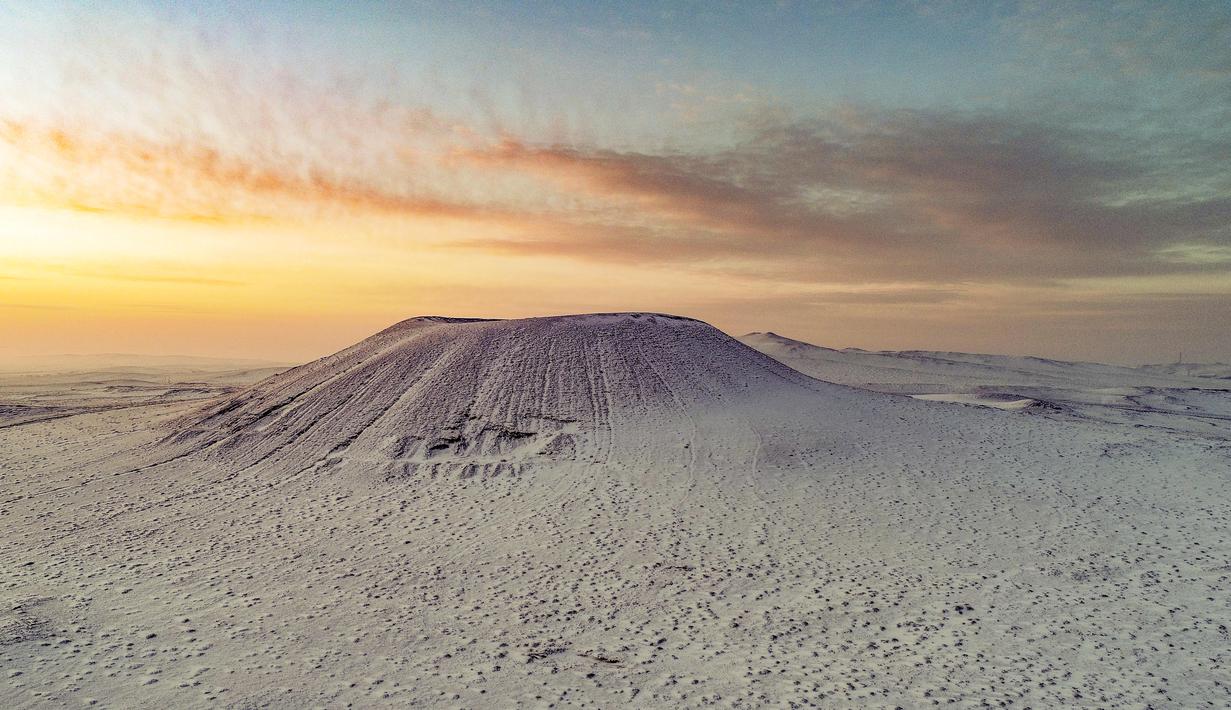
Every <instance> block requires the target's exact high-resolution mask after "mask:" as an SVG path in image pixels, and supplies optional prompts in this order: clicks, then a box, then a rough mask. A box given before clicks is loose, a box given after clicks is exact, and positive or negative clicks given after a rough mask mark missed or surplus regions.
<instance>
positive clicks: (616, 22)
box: [0, 0, 1231, 363]
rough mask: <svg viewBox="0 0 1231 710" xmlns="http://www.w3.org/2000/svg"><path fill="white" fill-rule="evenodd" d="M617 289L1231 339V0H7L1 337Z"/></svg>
mask: <svg viewBox="0 0 1231 710" xmlns="http://www.w3.org/2000/svg"><path fill="white" fill-rule="evenodd" d="M611 310H619V311H627V310H651V311H665V312H670V313H678V314H682V315H689V316H694V317H697V318H702V319H705V320H707V321H709V322H711V323H713V324H714V325H716V326H718V327H720V328H723V329H724V330H727V331H728V332H731V333H735V334H741V333H744V332H747V331H751V330H773V331H776V332H779V333H781V334H783V335H788V336H791V337H796V338H799V339H803V340H807V341H809V342H813V343H817V344H821V345H828V346H833V347H845V346H858V347H864V348H876V349H881V348H892V349H941V350H964V351H979V352H1005V353H1014V354H1033V355H1042V356H1052V357H1063V358H1070V359H1074V358H1075V359H1097V360H1105V361H1113V362H1128V363H1140V362H1158V361H1170V360H1174V359H1175V357H1176V355H1177V352H1178V351H1179V350H1183V351H1184V353H1185V359H1186V360H1207V361H1208V360H1223V361H1231V4H1229V3H1226V2H1209V3H1200V2H1176V3H1157V2H1140V3H1134V2H1124V3H1120V2H1091V3H1069V2H1061V3H1045V2H1043V3H1033V2H1032V3H1020V4H1019V3H996V2H973V3H964V2H937V3H927V2H900V3H880V2H863V3H853V2H851V3H834V4H827V3H810V2H809V3H805V2H799V3H795V2H779V3H744V2H732V3H724V2H687V3H683V2H681V3H657V2H655V3H646V4H644V5H637V4H633V3H626V2H618V3H595V2H578V3H571V2H547V3H530V2H528V3H492V4H486V3H452V2H441V3H434V2H394V1H388V2H357V1H352V2H339V3H323V2H319V3H307V2H303V3H301V2H261V3H252V2H235V3H229V2H174V3H166V2H149V3H144V2H90V3H85V2H82V3H71V4H59V3H53V2H41V1H37V0H36V1H35V2H28V1H23V2H7V1H5V0H0V357H2V356H6V355H29V354H41V353H66V352H80V353H90V352H138V353H182V354H200V355H226V356H244V357H261V358H272V359H278V360H284V361H300V360H305V359H308V358H311V357H316V356H319V355H323V354H326V353H328V352H331V351H333V350H336V349H339V348H341V347H344V346H346V345H348V344H350V343H352V342H354V341H356V340H358V339H360V338H362V337H364V336H366V335H368V334H370V333H372V332H373V331H375V330H378V329H380V328H382V327H384V326H386V325H388V324H390V323H392V322H394V321H397V320H400V319H402V318H406V317H410V316H415V315H422V314H441V315H458V316H487V317H520V316H529V315H545V314H555V313H580V312H592V311H611Z"/></svg>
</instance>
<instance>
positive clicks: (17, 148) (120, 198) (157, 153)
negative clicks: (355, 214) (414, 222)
mask: <svg viewBox="0 0 1231 710" xmlns="http://www.w3.org/2000/svg"><path fill="white" fill-rule="evenodd" d="M0 149H7V150H8V152H9V153H10V155H11V159H10V162H9V166H8V167H7V168H5V169H4V170H3V171H0V190H3V192H0V200H3V199H6V198H7V199H8V200H15V201H18V202H33V203H36V204H40V205H44V206H50V207H56V208H64V209H70V210H75V211H81V212H114V213H121V214H126V215H130V216H137V217H159V218H169V219H181V220H190V221H199V222H226V221H235V220H254V219H256V220H259V219H269V218H302V217H305V216H310V215H312V214H314V213H317V212H320V211H322V210H330V209H343V210H358V211H375V212H387V213H396V214H406V215H414V216H422V217H446V218H479V217H483V216H486V215H487V214H488V212H489V211H488V210H487V209H485V208H484V207H482V206H480V205H475V204H467V203H462V202H457V201H450V200H446V199H443V198H440V197H436V196H431V195H426V194H422V193H419V192H417V191H416V190H414V189H413V186H411V185H408V186H407V189H405V190H395V189H386V188H383V187H378V186H375V185H373V184H367V183H364V182H362V181H359V180H351V179H345V178H340V177H336V176H332V175H329V174H327V173H326V172H325V169H324V167H323V166H316V165H310V164H302V163H301V164H294V163H293V162H292V161H290V160H287V159H285V158H282V157H275V158H274V159H272V160H269V161H266V162H260V161H259V158H255V157H239V156H235V155H229V154H226V153H224V152H222V151H220V150H219V149H217V148H213V147H210V146H206V145H198V144H193V143H189V142H185V141H181V142H159V141H155V140H151V139H147V138H143V137H140V136H135V135H124V134H116V133H100V132H97V131H91V130H88V129H75V130H74V129H69V128H66V127H47V126H39V125H30V124H27V123H19V122H16V121H11V120H10V121H0Z"/></svg>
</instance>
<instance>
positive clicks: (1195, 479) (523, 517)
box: [0, 314, 1231, 708]
mask: <svg viewBox="0 0 1231 710" xmlns="http://www.w3.org/2000/svg"><path fill="white" fill-rule="evenodd" d="M753 344H754V345H757V343H753ZM799 345H801V346H802V345H804V344H799ZM758 347H760V346H759V345H758ZM809 347H811V346H809ZM801 352H805V353H807V352H809V351H807V350H806V349H801ZM828 352H830V353H834V352H840V351H828ZM770 354H772V355H774V357H778V358H781V359H783V360H787V361H788V362H791V363H792V365H794V366H795V367H798V368H800V369H801V370H803V371H804V372H809V374H818V373H817V371H816V369H815V367H813V368H812V369H811V370H810V369H809V366H808V365H807V363H806V362H804V360H805V358H798V357H797V358H795V361H794V362H792V361H791V360H790V359H788V357H787V354H785V353H783V352H771V353H770ZM871 355H872V354H869V356H871ZM951 355H952V354H951ZM877 356H878V357H881V355H880V354H877ZM825 357H826V358H830V359H832V360H834V361H836V362H837V365H834V367H835V368H838V367H839V366H841V367H844V368H846V370H847V371H849V372H854V371H856V370H857V369H858V368H864V369H863V370H862V371H861V372H867V371H868V369H867V368H869V367H873V366H875V367H880V366H881V365H882V364H883V365H884V366H885V367H886V368H890V369H892V370H893V376H892V379H891V378H889V377H887V376H882V375H881V374H877V376H876V377H872V378H866V377H864V376H862V375H860V376H858V377H831V379H835V380H840V381H843V382H847V383H849V384H860V385H865V386H866V385H867V384H868V383H870V382H888V383H891V384H892V385H893V386H894V387H893V389H895V391H901V392H908V393H911V394H945V393H963V394H971V393H972V392H984V390H981V389H979V388H982V387H989V386H992V387H996V388H998V389H999V390H1006V391H996V392H992V391H991V390H987V391H986V392H985V394H987V396H991V395H993V394H995V395H997V396H1000V397H1004V396H1008V395H1014V396H1019V399H1032V400H1038V401H1039V402H1041V403H1051V402H1052V400H1051V399H1048V398H1047V397H1042V396H1037V397H1036V396H1035V395H1036V394H1040V392H1041V391H1042V390H1049V391H1051V390H1055V391H1062V392H1065V393H1068V394H1067V395H1066V396H1068V397H1069V400H1083V398H1084V400H1089V401H1090V402H1092V403H1087V404H1081V403H1080V402H1079V403H1077V404H1074V403H1072V402H1069V401H1068V400H1066V401H1065V402H1062V403H1059V404H1054V403H1051V404H1048V406H1027V407H1023V408H1020V409H1017V410H1011V411H1007V410H1000V409H994V408H989V407H982V406H965V405H962V404H956V403H952V402H938V401H921V400H917V399H912V398H910V397H905V396H900V395H898V394H887V393H885V392H881V391H873V389H876V388H872V389H869V388H867V387H851V386H846V385H843V384H831V383H828V382H822V381H819V380H817V379H813V378H811V377H808V376H806V375H805V374H801V372H799V371H796V370H795V369H791V368H789V367H787V366H786V365H784V364H782V363H781V362H779V361H778V360H775V359H773V358H771V357H769V356H767V355H764V354H762V353H761V352H758V351H757V350H755V349H753V348H750V347H747V346H746V345H744V344H741V343H740V342H738V341H736V340H734V339H732V338H730V337H728V336H726V335H724V334H722V333H721V332H719V331H717V330H715V329H714V328H712V327H710V326H708V325H706V324H704V323H701V322H698V321H693V320H688V319H683V318H676V317H671V316H662V315H653V314H610V315H593V316H572V317H558V318H539V319H527V320H513V321H481V320H459V319H445V318H418V319H412V320H409V321H404V322H402V323H399V324H397V325H395V326H393V327H392V328H389V329H387V330H385V331H383V332H382V333H379V334H377V335H375V336H373V337H371V338H369V339H367V340H365V341H363V342H361V343H359V344H357V345H355V346H353V347H352V348H349V349H347V350H344V351H342V352H340V353H338V354H336V355H333V356H330V357H327V358H324V359H322V360H319V361H316V362H313V363H309V364H307V365H304V366H301V367H297V368H293V369H291V370H288V371H285V372H282V373H280V374H277V375H274V376H273V377H271V378H269V379H267V380H264V381H261V382H259V383H257V384H255V385H253V386H251V387H249V388H244V389H238V390H234V391H231V390H228V391H226V392H222V393H212V394H210V395H209V397H208V398H207V399H205V400H204V401H202V400H192V401H186V400H180V399H176V398H160V397H158V396H150V397H147V398H146V399H144V400H142V401H139V402H138V401H125V402H122V403H114V404H113V405H109V406H104V405H101V404H98V403H97V402H94V403H92V404H91V405H90V406H89V407H83V406H82V405H80V403H72V402H69V403H68V404H67V405H66V406H67V407H76V409H72V410H71V411H65V412H61V414H63V416H55V417H52V416H47V417H42V418H41V419H38V420H36V418H31V417H29V416H25V417H15V416H14V417H11V416H9V414H7V413H5V412H0V476H2V477H3V478H2V481H3V496H2V498H0V534H2V536H3V540H4V542H5V544H4V545H3V547H0V569H2V570H3V576H2V577H0V668H2V671H0V673H2V674H3V675H0V706H3V707H15V708H20V707H62V706H76V705H86V704H89V703H91V702H97V704H98V705H99V706H104V707H125V708H127V707H150V708H165V707H177V708H178V707H208V706H217V707H296V708H298V707H313V706H320V707H341V706H346V705H348V704H349V705H353V706H355V707H371V706H383V705H388V706H401V707H404V706H420V705H421V706H442V707H517V706H524V707H549V706H555V707H581V706H588V707H615V706H631V707H696V706H718V707H758V706H808V705H814V706H821V707H858V706H868V707H898V706H900V707H930V706H943V707H951V706H961V707H969V706H993V707H998V706H1009V707H1036V708H1041V707H1055V706H1065V705H1070V706H1086V707H1095V706H1097V707H1147V706H1153V707H1177V708H1179V707H1225V706H1227V705H1228V704H1229V703H1231V674H1228V672H1227V670H1226V668H1227V667H1228V666H1231V635H1229V633H1231V632H1229V631H1228V625H1229V624H1231V621H1228V619H1231V595H1229V594H1228V589H1231V538H1229V536H1228V526H1229V525H1231V495H1229V493H1231V490H1229V489H1231V475H1229V472H1231V443H1229V442H1228V437H1227V435H1228V424H1229V423H1231V422H1229V421H1228V419H1227V418H1219V417H1220V416H1221V415H1219V414H1218V412H1223V413H1225V414H1227V415H1231V411H1228V408H1229V407H1228V396H1229V395H1228V393H1227V392H1226V391H1218V390H1219V389H1220V387H1219V386H1218V383H1217V382H1215V381H1214V380H1212V379H1209V378H1207V379H1204V380H1201V382H1202V383H1203V384H1206V385H1208V386H1207V387H1206V388H1204V389H1195V390H1191V392H1190V391H1189V390H1186V389H1182V388H1177V387H1172V386H1171V384H1169V383H1175V382H1176V377H1177V376H1176V375H1174V374H1173V373H1170V372H1156V373H1153V375H1151V376H1154V377H1156V378H1157V379H1156V380H1151V381H1146V380H1138V379H1132V378H1130V377H1129V374H1130V373H1125V372H1121V370H1129V369H1132V368H1112V367H1110V366H1093V365H1079V364H1071V363H1051V364H1048V365H1046V368H1045V369H1046V370H1047V371H1048V372H1049V373H1051V375H1050V376H1049V377H1050V379H1047V380H1043V379H1038V378H1035V379H1022V380H1021V382H1019V383H1017V384H1021V385H1022V386H1023V387H1027V388H1034V390H1031V391H1032V392H1033V393H1032V394H1027V393H1025V392H1024V391H1023V392H1017V391H1016V388H1015V387H1007V388H1006V387H1005V385H1006V384H1007V385H1013V384H1014V383H1012V382H1005V381H1003V380H994V379H989V378H988V377H987V376H988V375H989V374H990V372H991V371H990V370H987V369H983V368H992V370H995V363H988V362H985V361H983V360H981V359H982V358H985V357H986V356H964V357H965V358H967V359H970V362H968V363H967V364H969V365H970V368H973V369H975V370H977V371H978V372H977V373H975V376H973V377H970V378H964V379H960V381H959V379H958V378H957V376H956V374H954V372H953V370H954V368H957V369H960V367H959V365H951V364H942V365H933V364H932V363H931V361H929V360H926V358H924V357H920V358H917V359H916V362H920V363H924V364H920V365H918V366H915V365H909V364H903V363H902V362H900V360H901V358H899V359H898V361H894V360H892V357H891V356H890V355H883V357H885V358H888V359H889V362H890V363H895V364H892V365H891V364H886V363H883V362H879V361H878V363H877V364H875V365H870V364H869V363H868V362H866V361H865V360H864V359H863V356H862V355H859V356H856V357H851V358H847V360H846V361H845V363H844V362H842V361H841V357H842V356H841V355H840V354H839V355H826V356H825ZM907 359H911V358H907ZM949 360H950V361H951V362H958V360H959V358H958V356H956V355H955V356H954V357H952V358H949ZM934 367H938V368H942V369H944V371H945V372H949V374H950V375H953V376H952V377H948V378H947V379H946V378H942V377H940V375H939V374H938V372H937V370H935V369H933V368H934ZM961 367H964V366H961ZM912 368H914V369H913V371H912ZM1090 368H1094V369H1097V372H1098V373H1099V375H1098V378H1096V379H1091V378H1092V377H1093V375H1091V374H1090V373H1088V372H1086V370H1087V369H1090ZM1098 368H1101V369H1098ZM1002 369H1003V368H1002ZM1078 371H1080V372H1078ZM878 372H879V371H878ZM1066 373H1068V374H1066ZM1001 374H1004V373H1003V372H1001ZM966 375H970V372H966ZM1142 376H1143V377H1144V376H1145V375H1144V374H1143V375H1142ZM1014 377H1019V376H1018V375H1014ZM1066 377H1067V378H1068V379H1065V378H1066ZM1134 377H1135V375H1134ZM1019 379H1020V377H1019ZM1074 383H1078V384H1076V385H1075V384H1074ZM1211 383H1213V384H1211ZM920 384H922V385H923V387H922V389H920V387H919V386H918V385H920ZM937 385H940V388H937V387H936V386H937ZM1190 386H1191V387H1197V386H1199V385H1183V387H1190ZM1142 388H1145V389H1148V390H1150V391H1149V392H1147V393H1143V392H1142V391H1141V390H1142ZM882 389H885V388H882ZM929 389H930V390H931V391H930V392H928V391H925V390H929ZM912 390H919V391H912ZM1035 390H1038V391H1035ZM1099 390H1102V394H1099V392H1098V391H1099ZM1174 392H1190V394H1189V395H1184V396H1180V397H1179V398H1178V399H1176V398H1175V397H1174V396H1173V394H1174ZM0 393H3V390H0ZM27 394H28V393H27ZM1100 397H1101V398H1104V399H1105V400H1106V401H1107V402H1109V403H1110V404H1104V403H1101V402H1102V400H1099V401H1097V402H1096V401H1094V400H1098V399H1099V398H1100ZM1151 397H1153V398H1154V399H1150V398H1151ZM1186 397H1187V398H1186ZM52 399H54V398H44V399H41V400H40V401H39V406H43V407H47V408H50V409H54V408H55V407H56V406H57V405H56V404H55V402H54V401H51V400H52ZM1053 399H1054V398H1053ZM1084 400H1083V401H1084ZM1127 400H1132V401H1134V402H1140V401H1143V400H1144V401H1146V405H1147V406H1146V409H1148V410H1149V412H1146V413H1144V414H1142V413H1140V412H1137V411H1136V410H1129V409H1125V410H1123V411H1124V412H1128V414H1116V415H1114V416H1113V415H1108V414H1099V415H1097V416H1093V415H1088V412H1094V411H1102V410H1108V411H1113V410H1114V411H1116V412H1119V411H1120V410H1117V409H1116V407H1115V406H1114V405H1115V403H1116V402H1121V401H1127ZM1190 400H1191V401H1200V402H1201V405H1200V407H1199V408H1198V409H1199V411H1198V410H1195V409H1191V408H1189V407H1190V405H1191V401H1190ZM5 401H6V402H7V401H8V400H7V399H6V400H5ZM1083 407H1085V409H1083ZM1138 414H1141V417H1142V418H1141V419H1139V420H1137V421H1132V418H1133V417H1135V416H1137V415H1138ZM1211 415H1212V416H1211ZM1175 422H1180V423H1179V424H1176V423H1175ZM1194 422H1200V423H1201V425H1200V426H1198V425H1197V424H1195V423H1194Z"/></svg>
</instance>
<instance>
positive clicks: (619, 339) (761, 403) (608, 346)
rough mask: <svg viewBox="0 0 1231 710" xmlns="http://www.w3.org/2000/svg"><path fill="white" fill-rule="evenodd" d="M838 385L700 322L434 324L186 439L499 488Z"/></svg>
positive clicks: (297, 382) (296, 462)
mask: <svg viewBox="0 0 1231 710" xmlns="http://www.w3.org/2000/svg"><path fill="white" fill-rule="evenodd" d="M827 387H828V388H830V389H833V390H837V389H839V388H836V387H831V386H828V385H824V384H822V383H818V382H816V381H815V380H812V379H810V378H808V377H805V376H804V375H802V374H800V373H798V372H796V371H795V370H792V369H791V368H789V367H787V366H785V365H783V364H781V363H779V362H777V361H775V360H773V359H772V358H769V357H766V356H765V355H762V354H761V353H759V352H757V351H755V350H753V349H751V348H749V347H747V346H745V345H743V344H742V343H740V342H738V341H736V340H734V339H733V338H731V337H729V336H727V335H726V334H724V333H722V332H721V331H719V330H717V329H716V328H714V327H712V326H710V325H707V324H705V323H702V322H700V321H696V320H692V319H689V318H680V317H677V316H669V315H660V314H643V313H617V314H595V315H579V316H559V317H550V318H528V319H524V320H470V319H458V318H440V317H432V316H428V317H420V318H411V319H409V320H405V321H402V322H401V323H398V324H396V325H394V326H392V327H390V328H388V329H386V330H384V331H381V332H380V333H377V334H376V335H373V336H371V337H370V338H367V339H366V340H363V341H362V342H360V343H358V344H356V345H354V346H352V347H350V348H347V349H345V350H343V351H341V352H339V353H337V354H334V355H331V356H328V357H325V358H322V359H320V360H317V361H315V362H312V363H309V364H307V365H303V366H301V367H297V368H294V369H291V370H288V371H286V372H284V373H282V374H279V375H277V376H275V377H272V378H270V379H268V380H266V381H264V382H262V383H260V384H258V385H257V386H255V387H253V388H251V389H249V390H247V391H245V392H243V393H241V394H239V395H237V396H235V397H233V398H231V399H228V400H226V401H224V402H222V403H221V404H219V405H217V406H216V407H213V408H212V409H210V410H208V411H206V412H205V413H204V414H203V415H193V416H191V417H188V418H185V419H184V420H182V421H181V422H179V423H178V426H179V427H181V431H180V432H179V433H178V434H177V436H175V437H174V440H175V441H177V442H190V443H191V444H192V445H193V446H195V447H197V448H198V449H199V450H200V451H201V452H202V453H206V454H209V455H211V456H224V457H226V458H228V459H231V460H235V461H239V462H242V463H249V464H251V463H279V464H291V465H293V466H305V465H328V466H334V465H338V464H342V463H362V464H364V465H366V466H367V467H368V468H369V469H372V468H376V469H379V470H381V471H383V472H385V473H388V474H398V473H402V474H413V473H415V472H417V471H418V470H419V469H420V468H423V467H427V468H428V469H429V470H430V471H431V472H432V473H460V475H463V476H470V475H485V476H494V475H501V474H509V473H517V472H519V471H520V469H521V468H522V466H523V465H524V464H526V463H527V462H529V461H533V460H536V459H547V460H553V459H554V460H571V459H573V458H575V457H576V456H577V455H578V453H579V448H578V447H579V444H582V443H586V444H590V445H593V446H597V447H599V448H601V449H602V450H603V452H604V453H603V454H602V455H604V456H609V454H610V451H611V450H612V449H613V448H625V449H628V450H629V451H636V450H644V449H645V448H646V446H647V445H651V444H653V443H654V440H662V439H664V438H666V439H667V440H669V441H673V442H674V445H673V446H672V448H675V449H678V448H679V445H680V444H683V443H686V442H682V441H679V439H680V437H682V436H692V435H693V431H692V429H694V428H695V426H696V424H695V421H694V420H696V419H697V418H699V417H705V416H707V415H708V414H709V413H712V412H714V411H716V410H722V409H731V408H734V409H737V410H738V409H741V408H747V407H758V408H761V409H764V408H765V406H766V404H767V403H768V402H770V401H774V400H778V401H779V402H780V401H781V400H782V398H787V399H788V400H789V399H791V398H796V399H798V398H799V397H815V396H816V394H817V391H818V390H823V389H825V388H827ZM664 443H665V442H664Z"/></svg>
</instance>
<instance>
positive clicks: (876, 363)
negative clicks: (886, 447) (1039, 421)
mask: <svg viewBox="0 0 1231 710" xmlns="http://www.w3.org/2000/svg"><path fill="white" fill-rule="evenodd" d="M740 340H741V341H742V342H744V343H745V344H747V345H749V346H751V347H753V348H756V349H757V350H760V351H761V352H763V353H765V354H767V355H769V356H770V357H773V358H774V359H776V360H779V361H780V362H783V363H785V364H787V365H790V366H791V367H793V368H795V369H796V370H799V371H800V372H803V373H804V374H807V375H810V376H812V377H815V378H817V379H820V380H825V381H827V382H837V383H841V384H847V385H853V386H868V385H873V386H876V385H909V386H912V387H914V388H919V387H922V388H925V389H926V388H928V387H932V388H936V387H941V388H954V389H958V390H960V389H963V388H971V387H985V386H994V385H999V386H1033V387H1059V388H1073V387H1081V388H1098V387H1106V388H1113V387H1126V386H1131V387H1210V386H1213V385H1212V384H1211V382H1210V378H1211V377H1212V376H1213V377H1216V376H1217V375H1218V374H1219V372H1218V371H1217V370H1216V369H1213V370H1210V371H1209V372H1208V373H1207V372H1204V371H1203V372H1201V376H1200V378H1199V377H1198V373H1197V372H1193V371H1184V370H1176V371H1171V370H1168V369H1166V368H1168V367H1170V366H1157V365H1156V366H1147V367H1141V368H1137V367H1125V366H1120V365H1106V364H1101V363H1092V362H1067V361H1063V360H1049V359H1045V358H1038V357H1021V356H1011V355H982V354H972V353H957V352H932V351H926V350H902V351H867V350H860V349H858V348H847V349H844V350H833V349H831V348H825V347H820V346H817V345H811V344H809V343H805V342H801V341H798V340H792V339H790V338H786V337H783V336H781V335H778V334H776V333H749V334H747V335H745V336H743V337H741V338H740ZM1228 369H1231V368H1228ZM1226 374H1227V375H1231V372H1228V373H1226ZM1227 384H1228V386H1231V380H1228V381H1227ZM877 388H878V389H887V390H893V389H896V388H893V387H884V388H879V387H877Z"/></svg>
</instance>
